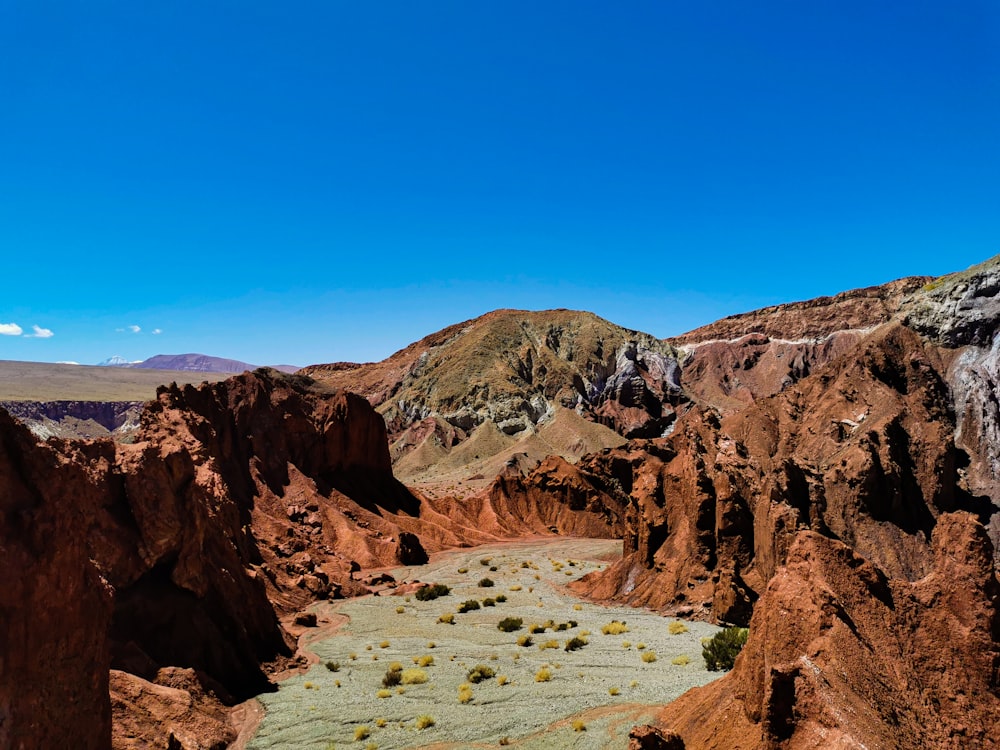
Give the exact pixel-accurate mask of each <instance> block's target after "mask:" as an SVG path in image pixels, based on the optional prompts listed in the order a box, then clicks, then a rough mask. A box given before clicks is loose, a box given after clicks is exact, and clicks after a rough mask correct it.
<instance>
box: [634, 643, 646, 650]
mask: <svg viewBox="0 0 1000 750" xmlns="http://www.w3.org/2000/svg"><path fill="white" fill-rule="evenodd" d="M635 647H636V648H637V649H639V650H640V651H645V649H646V644H645V643H637V644H635Z"/></svg>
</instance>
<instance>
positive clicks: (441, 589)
mask: <svg viewBox="0 0 1000 750" xmlns="http://www.w3.org/2000/svg"><path fill="white" fill-rule="evenodd" d="M450 593H451V589H450V588H448V587H447V586H445V585H444V584H443V583H429V584H427V585H426V586H421V587H420V588H419V589H417V593H416V597H417V601H418V602H429V601H431V600H432V599H437V598H438V597H439V596H447V595H448V594H450Z"/></svg>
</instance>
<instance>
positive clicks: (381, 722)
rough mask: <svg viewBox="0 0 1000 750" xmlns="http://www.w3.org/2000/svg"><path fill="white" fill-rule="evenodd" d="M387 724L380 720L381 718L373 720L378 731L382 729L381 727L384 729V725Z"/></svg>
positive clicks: (382, 719)
mask: <svg viewBox="0 0 1000 750" xmlns="http://www.w3.org/2000/svg"><path fill="white" fill-rule="evenodd" d="M387 723H388V722H387V721H386V720H385V719H384V718H382V717H381V716H380V717H378V718H377V719H375V726H377V727H378V728H379V729H382V728H383V727H385V725H386V724H387Z"/></svg>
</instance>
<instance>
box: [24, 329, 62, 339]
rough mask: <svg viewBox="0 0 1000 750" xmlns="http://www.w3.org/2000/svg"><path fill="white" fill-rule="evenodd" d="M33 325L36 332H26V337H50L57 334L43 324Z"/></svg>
mask: <svg viewBox="0 0 1000 750" xmlns="http://www.w3.org/2000/svg"><path fill="white" fill-rule="evenodd" d="M31 327H32V329H33V330H34V331H35V332H34V333H26V334H24V337H25V338H26V339H50V338H52V337H53V336H55V334H54V333H52V331H50V330H49V329H48V328H42V327H41V326H31Z"/></svg>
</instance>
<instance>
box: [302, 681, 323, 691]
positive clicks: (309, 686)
mask: <svg viewBox="0 0 1000 750" xmlns="http://www.w3.org/2000/svg"><path fill="white" fill-rule="evenodd" d="M302 687H304V688H305V689H306V690H319V687H318V686H317V685H316V684H315V683H312V682H306V683H304V684H303V685H302Z"/></svg>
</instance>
